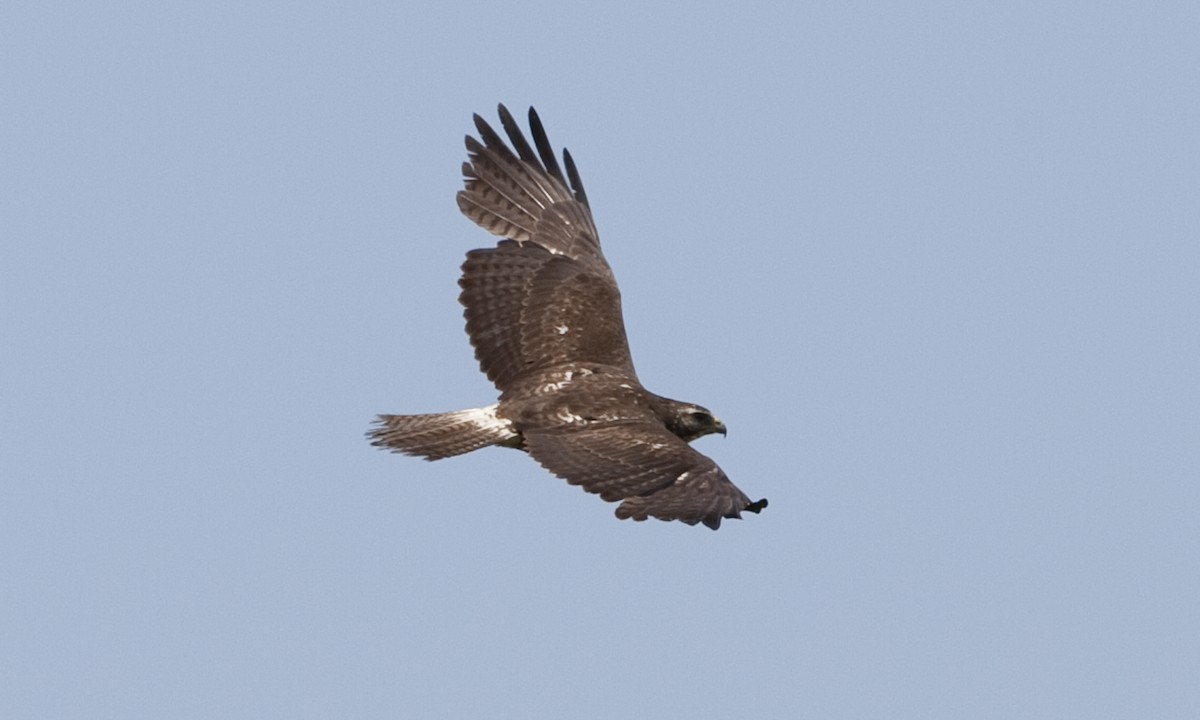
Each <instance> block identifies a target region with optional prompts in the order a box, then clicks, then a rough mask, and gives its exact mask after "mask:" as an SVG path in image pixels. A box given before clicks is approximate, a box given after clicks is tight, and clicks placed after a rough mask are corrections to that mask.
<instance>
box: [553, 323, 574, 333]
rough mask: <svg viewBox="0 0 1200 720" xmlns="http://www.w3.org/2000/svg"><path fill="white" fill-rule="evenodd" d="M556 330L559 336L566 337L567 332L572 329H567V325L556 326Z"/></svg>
mask: <svg viewBox="0 0 1200 720" xmlns="http://www.w3.org/2000/svg"><path fill="white" fill-rule="evenodd" d="M554 329H555V330H557V331H558V334H559V335H566V334H567V331H568V330H570V329H571V328H569V327H567V326H566V325H555V326H554Z"/></svg>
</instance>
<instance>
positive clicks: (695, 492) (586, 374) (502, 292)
mask: <svg viewBox="0 0 1200 720" xmlns="http://www.w3.org/2000/svg"><path fill="white" fill-rule="evenodd" d="M500 119H501V122H502V124H503V127H504V130H505V132H506V133H507V134H508V137H509V139H510V140H511V142H512V145H513V149H512V150H510V149H509V147H508V146H507V145H506V144H505V143H504V141H503V140H502V139H501V138H500V136H499V135H498V134H497V133H496V132H495V131H494V130H493V129H492V128H491V127H490V126H489V125H488V124H487V122H485V121H484V120H483V119H482V118H481V117H479V116H478V115H476V116H475V126H476V128H478V130H479V134H480V137H481V138H482V140H483V142H482V143H480V142H479V141H478V140H476V139H475V138H472V137H470V136H468V137H467V150H468V152H469V154H470V162H469V163H466V164H464V165H463V175H464V176H465V178H466V189H464V190H463V191H461V192H460V193H459V194H458V206H459V208H460V209H461V210H462V212H463V214H465V215H466V216H467V217H469V218H470V219H471V220H473V221H475V222H476V223H477V224H479V225H480V226H481V227H483V228H485V229H486V230H488V231H490V232H492V233H494V234H496V235H500V236H502V237H503V238H505V239H503V240H501V241H500V242H499V244H498V245H497V246H496V247H493V248H485V249H480V250H472V251H471V252H469V253H468V254H467V260H466V262H465V263H463V275H462V279H461V280H460V281H459V285H460V286H461V287H462V294H461V295H460V298H459V299H460V300H461V302H462V304H463V305H464V306H465V307H466V312H465V313H464V314H465V316H466V319H467V333H468V335H469V336H470V338H471V344H472V345H474V346H475V356H476V358H478V359H479V363H480V366H481V367H482V369H483V371H484V372H485V373H486V374H487V376H488V378H489V379H490V380H491V381H492V382H493V383H495V385H496V387H497V388H498V389H499V390H500V393H501V394H500V400H499V402H498V403H497V404H495V405H492V406H489V407H487V408H480V409H476V410H462V411H458V412H453V413H440V414H434V415H381V416H380V418H379V423H380V426H379V427H377V428H375V429H374V430H372V432H371V433H370V434H371V437H372V438H373V442H374V444H375V445H379V446H384V447H388V448H391V449H393V450H396V451H399V452H404V453H408V454H410V455H420V456H423V457H425V458H427V459H430V460H437V459H440V458H443V457H449V456H452V455H459V454H462V453H464V452H469V451H471V450H475V449H478V448H480V447H486V446H488V445H502V446H508V447H517V448H521V449H523V450H526V451H527V452H529V454H530V455H532V456H533V458H534V459H535V460H537V461H538V462H539V463H541V465H542V466H543V467H545V468H546V469H547V470H549V471H550V472H552V473H554V474H555V475H558V476H559V477H561V478H564V479H565V480H567V481H568V482H570V483H572V484H575V485H581V486H583V488H584V489H585V490H587V491H588V492H593V493H597V494H599V495H600V496H601V497H602V498H604V499H605V500H609V501H616V500H621V501H623V502H622V503H621V505H620V506H619V507H618V508H617V516H618V517H620V518H633V519H635V520H645V519H646V518H647V517H656V518H659V519H662V520H682V521H683V522H686V523H688V524H695V523H697V522H703V523H704V524H705V525H708V526H709V527H711V528H713V529H716V528H717V527H719V526H720V524H721V519H722V518H736V517H740V513H741V511H743V510H750V511H752V512H758V511H759V510H761V509H762V508H763V507H765V506H766V501H765V500H759V501H758V502H756V503H751V502H750V499H749V498H747V497H746V496H745V495H744V494H743V493H742V491H741V490H738V488H737V487H736V486H734V485H733V483H731V482H730V481H729V479H728V478H727V477H726V476H725V473H724V472H722V471H721V469H720V468H719V467H717V465H716V463H714V462H713V461H712V460H710V459H709V458H707V457H705V456H704V455H701V454H700V453H698V452H696V451H695V450H693V449H692V447H691V446H690V445H689V444H688V443H689V442H690V441H692V440H695V439H696V438H698V437H701V436H703V435H706V434H709V433H712V432H720V433H724V432H725V426H724V425H722V424H721V422H720V421H719V420H717V419H716V418H715V417H713V415H712V414H711V413H710V412H708V410H706V409H704V408H702V407H700V406H698V405H692V404H689V403H682V402H678V401H675V400H669V399H667V398H664V397H660V396H658V395H655V394H654V393H651V392H650V391H648V390H646V389H645V388H644V387H642V384H641V382H639V381H638V378H637V373H636V372H635V371H634V369H633V360H632V358H631V357H630V354H629V343H628V341H627V340H626V337H625V324H624V320H623V319H622V316H621V296H620V292H619V291H618V289H617V283H616V279H615V278H614V277H613V273H612V270H611V269H610V268H609V266H608V262H607V261H606V260H605V259H604V255H603V254H602V253H601V251H600V240H599V235H598V233H597V232H596V226H595V224H594V223H593V221H592V213H591V210H590V209H589V207H588V202H587V196H586V195H585V193H584V190H583V184H582V183H581V182H580V180H579V173H578V172H577V171H576V169H575V164H574V162H573V161H572V160H571V156H570V154H569V153H567V152H566V151H563V160H564V164H565V165H566V175H565V176H564V174H563V171H562V169H561V168H560V167H559V165H558V162H557V160H556V158H555V156H554V152H553V149H552V148H551V146H550V142H549V140H548V139H547V137H546V133H545V130H543V128H542V124H541V122H540V120H539V119H538V116H537V114H536V113H535V112H534V111H533V109H532V108H531V109H530V111H529V122H530V127H531V129H532V131H533V140H534V144H535V145H536V148H537V150H536V152H535V151H534V148H533V147H531V146H530V145H529V143H528V141H526V139H525V136H524V134H523V133H522V132H521V129H520V127H519V126H518V125H517V124H516V122H515V121H514V120H513V118H512V116H511V115H510V114H509V113H508V111H507V110H506V109H505V108H504V106H503V105H501V106H500ZM514 150H515V153H514Z"/></svg>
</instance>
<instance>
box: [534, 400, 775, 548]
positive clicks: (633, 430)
mask: <svg viewBox="0 0 1200 720" xmlns="http://www.w3.org/2000/svg"><path fill="white" fill-rule="evenodd" d="M524 434H525V447H526V449H527V450H528V451H529V454H530V455H532V456H533V458H534V459H535V460H537V461H538V462H539V463H541V465H542V466H543V467H545V468H546V469H547V470H549V471H550V472H552V473H554V474H555V475H557V476H559V477H561V478H563V479H564V480H566V481H567V482H569V483H571V484H572V485H579V486H581V487H582V488H583V489H584V490H587V491H588V492H591V493H596V494H598V495H599V496H600V497H602V498H603V499H605V500H608V501H609V502H615V501H618V500H620V501H622V502H621V505H620V506H619V507H617V511H616V515H617V517H619V518H621V519H622V520H624V519H633V520H645V519H646V518H650V517H653V518H658V519H659V520H679V521H682V522H685V523H687V524H689V525H695V524H696V523H701V522H702V523H704V524H705V525H707V526H708V527H710V528H712V529H714V530H716V529H717V528H718V527H720V526H721V520H722V519H723V518H740V517H741V513H742V511H743V510H749V511H751V512H758V511H759V510H761V509H762V508H763V507H765V506H766V501H765V500H760V501H758V502H756V503H752V502H750V498H748V497H746V495H745V493H743V492H742V491H741V490H739V489H738V488H737V486H736V485H734V484H733V483H732V482H730V481H729V478H728V477H726V475H725V473H724V472H723V471H722V470H721V468H719V467H717V464H716V463H715V462H713V461H712V460H711V459H710V458H708V457H706V456H705V455H702V454H700V453H699V452H696V451H695V450H694V449H692V447H691V446H690V445H688V444H687V443H686V442H684V441H683V440H681V439H679V438H678V437H676V436H675V435H673V434H671V433H670V431H668V430H667V429H666V428H664V427H662V426H660V425H657V424H655V423H651V422H647V423H622V424H614V425H602V426H596V425H592V426H585V427H580V428H565V429H564V428H555V429H551V430H545V431H536V430H526V431H525V433H524Z"/></svg>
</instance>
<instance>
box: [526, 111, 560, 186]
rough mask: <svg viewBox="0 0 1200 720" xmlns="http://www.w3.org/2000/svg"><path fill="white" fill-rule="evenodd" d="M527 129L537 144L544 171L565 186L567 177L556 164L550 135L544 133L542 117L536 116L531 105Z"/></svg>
mask: <svg viewBox="0 0 1200 720" xmlns="http://www.w3.org/2000/svg"><path fill="white" fill-rule="evenodd" d="M529 130H530V132H532V133H533V144H534V145H536V146H537V149H538V155H540V156H541V158H542V166H543V167H545V168H546V172H548V173H550V175H552V176H553V177H555V178H557V179H558V181H559V182H561V183H562V184H563V185H564V186H566V184H567V178H566V177H565V176H564V175H563V171H562V168H561V167H559V166H558V158H556V157H555V156H554V147H553V146H552V145H551V144H550V137H549V136H548V135H546V128H544V127H543V126H542V119H541V118H540V117H538V114H537V110H534V109H533V108H532V107H531V108H529Z"/></svg>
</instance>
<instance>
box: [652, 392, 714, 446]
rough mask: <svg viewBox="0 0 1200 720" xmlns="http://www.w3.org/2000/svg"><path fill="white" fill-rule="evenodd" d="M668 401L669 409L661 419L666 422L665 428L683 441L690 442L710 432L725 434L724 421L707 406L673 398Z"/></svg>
mask: <svg viewBox="0 0 1200 720" xmlns="http://www.w3.org/2000/svg"><path fill="white" fill-rule="evenodd" d="M668 402H669V409H668V412H667V413H666V417H664V418H663V420H664V422H666V425H667V429H669V430H670V431H671V432H673V433H675V434H676V435H678V436H679V437H681V438H683V439H684V440H685V441H687V442H691V441H693V440H695V439H696V438H698V437H703V436H705V435H708V434H710V433H721V434H722V435H724V434H725V423H723V422H721V421H720V420H719V419H718V418H717V416H716V415H713V414H712V412H710V411H709V410H708V408H704V407H700V406H699V405H692V404H691V403H681V402H677V401H675V400H670V401H668Z"/></svg>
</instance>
